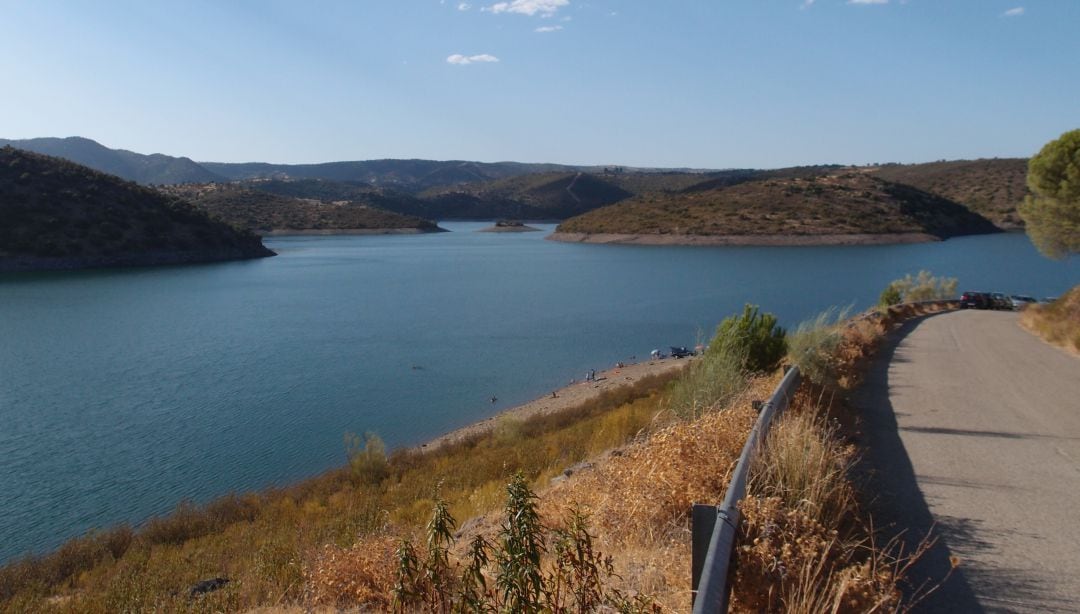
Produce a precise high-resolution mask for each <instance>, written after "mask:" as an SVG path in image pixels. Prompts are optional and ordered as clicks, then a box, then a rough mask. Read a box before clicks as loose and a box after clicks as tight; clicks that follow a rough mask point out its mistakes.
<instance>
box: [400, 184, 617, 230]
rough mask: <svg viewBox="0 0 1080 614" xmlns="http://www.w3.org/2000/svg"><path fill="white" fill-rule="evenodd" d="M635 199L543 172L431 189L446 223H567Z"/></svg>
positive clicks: (613, 188) (434, 207)
mask: <svg viewBox="0 0 1080 614" xmlns="http://www.w3.org/2000/svg"><path fill="white" fill-rule="evenodd" d="M631 196H633V194H631V193H630V192H628V191H627V190H624V189H622V188H620V187H619V186H617V185H615V184H613V183H611V182H609V181H606V180H605V179H601V178H600V177H597V176H595V175H590V174H587V173H581V172H570V173H537V174H531V175H523V176H518V177H511V178H508V179H502V180H499V181H492V182H487V183H478V184H468V185H461V186H455V187H453V188H441V189H436V190H427V191H425V192H422V193H421V194H420V197H421V198H422V199H424V200H426V201H427V202H428V205H427V206H428V210H429V211H431V212H433V213H435V212H437V217H445V218H493V217H494V218H499V217H501V218H515V219H531V220H543V219H566V218H568V217H572V216H575V215H579V214H581V213H585V212H587V211H591V210H593V209H596V208H598V207H603V206H606V205H610V204H612V203H617V202H619V201H621V200H625V199H627V198H629V197H631Z"/></svg>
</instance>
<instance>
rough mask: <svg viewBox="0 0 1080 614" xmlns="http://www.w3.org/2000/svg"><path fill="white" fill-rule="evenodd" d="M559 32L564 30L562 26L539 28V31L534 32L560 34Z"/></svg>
mask: <svg viewBox="0 0 1080 614" xmlns="http://www.w3.org/2000/svg"><path fill="white" fill-rule="evenodd" d="M559 30H562V26H540V27H539V28H537V29H535V30H533V31H534V32H558V31H559Z"/></svg>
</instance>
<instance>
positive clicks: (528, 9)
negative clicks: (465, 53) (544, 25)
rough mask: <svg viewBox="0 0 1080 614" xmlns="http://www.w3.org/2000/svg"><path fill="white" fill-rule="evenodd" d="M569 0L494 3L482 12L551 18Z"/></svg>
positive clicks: (523, 0) (567, 4)
mask: <svg viewBox="0 0 1080 614" xmlns="http://www.w3.org/2000/svg"><path fill="white" fill-rule="evenodd" d="M569 5H570V0H510V2H496V3H495V4H492V5H491V6H488V7H484V8H483V9H481V10H483V11H489V12H491V13H496V14H498V13H517V14H519V15H528V16H529V17H533V16H535V15H539V16H541V17H551V16H552V15H554V14H555V13H556V12H558V10H559V9H561V8H562V7H564V6H569Z"/></svg>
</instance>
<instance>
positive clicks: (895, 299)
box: [878, 282, 904, 307]
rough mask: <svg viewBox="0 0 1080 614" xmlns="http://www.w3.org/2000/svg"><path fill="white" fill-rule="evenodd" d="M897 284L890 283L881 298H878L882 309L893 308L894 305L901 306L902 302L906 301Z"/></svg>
mask: <svg viewBox="0 0 1080 614" xmlns="http://www.w3.org/2000/svg"><path fill="white" fill-rule="evenodd" d="M895 284H896V282H893V283H890V284H889V285H888V286H886V287H885V289H884V290H882V291H881V296H880V297H879V298H878V305H881V306H882V307H892V306H893V305H899V304H900V301H902V300H904V295H903V294H901V293H900V289H899V288H897V287H896V285H895Z"/></svg>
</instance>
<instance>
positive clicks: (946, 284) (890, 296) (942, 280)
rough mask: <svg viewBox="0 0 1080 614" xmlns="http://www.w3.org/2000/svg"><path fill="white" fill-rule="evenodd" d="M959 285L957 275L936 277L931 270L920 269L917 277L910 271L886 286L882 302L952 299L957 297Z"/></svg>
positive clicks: (886, 304) (893, 303) (890, 303)
mask: <svg viewBox="0 0 1080 614" xmlns="http://www.w3.org/2000/svg"><path fill="white" fill-rule="evenodd" d="M957 285H958V282H957V280H956V278H955V277H934V276H933V274H931V273H930V271H919V274H918V275H917V276H916V277H912V276H911V274H910V273H908V274H907V275H905V276H904V277H903V278H902V279H896V280H893V281H892V282H891V283H890V284H889V285H888V286H886V287H885V290H884V291H883V292H882V293H881V298H880V304H881V305H882V306H883V307H888V306H891V305H897V304H900V303H914V302H917V301H937V300H946V299H951V298H955V297H956V287H957Z"/></svg>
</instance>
